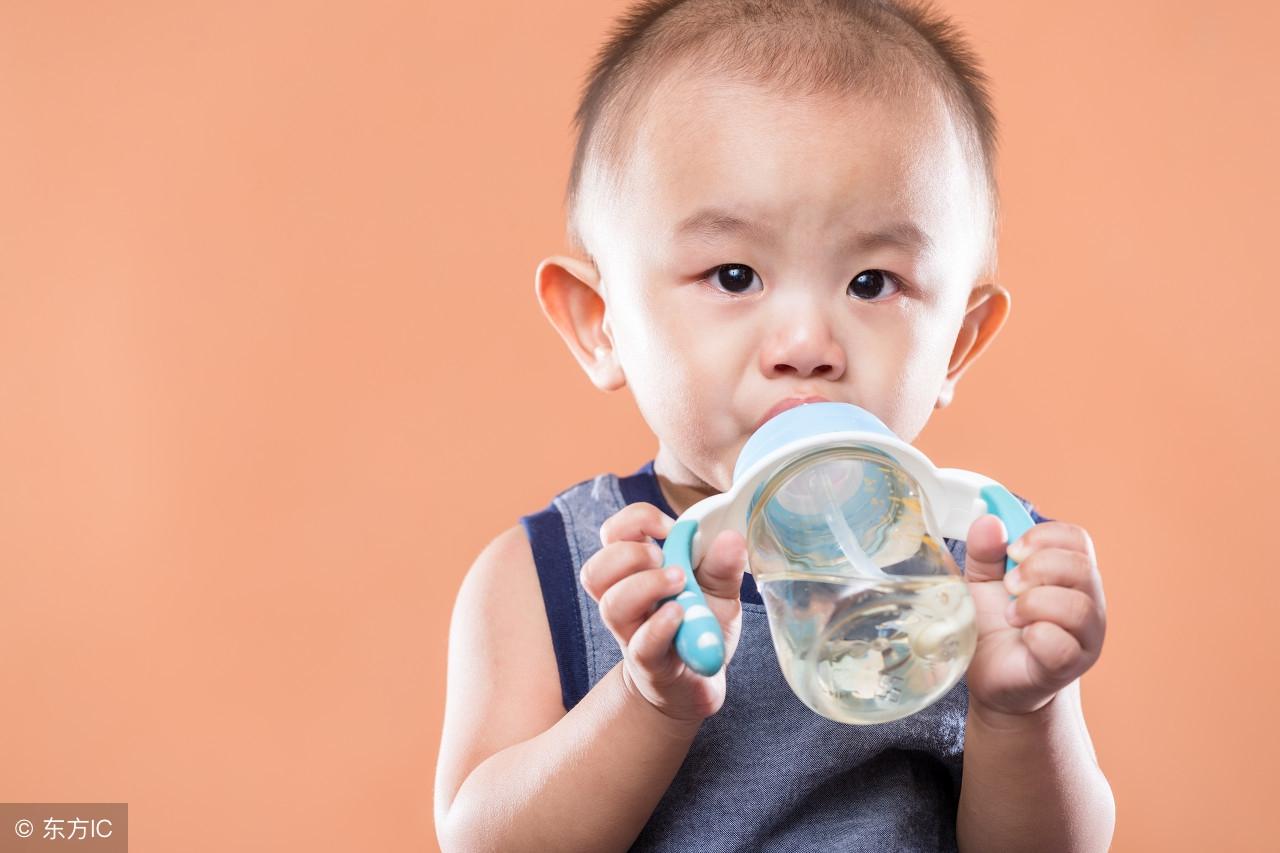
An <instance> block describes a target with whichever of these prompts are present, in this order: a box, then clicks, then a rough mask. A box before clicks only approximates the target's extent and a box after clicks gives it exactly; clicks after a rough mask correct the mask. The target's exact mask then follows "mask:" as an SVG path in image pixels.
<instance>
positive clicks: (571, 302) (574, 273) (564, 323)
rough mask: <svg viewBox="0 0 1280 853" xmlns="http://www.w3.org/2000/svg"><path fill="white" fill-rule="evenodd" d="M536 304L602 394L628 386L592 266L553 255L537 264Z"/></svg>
mask: <svg viewBox="0 0 1280 853" xmlns="http://www.w3.org/2000/svg"><path fill="white" fill-rule="evenodd" d="M533 279H534V281H533V286H534V290H535V291H536V292H537V294H538V304H540V305H541V306H542V313H543V314H545V315H547V319H548V320H550V321H551V325H552V326H554V327H555V330H556V331H557V332H559V333H560V337H561V338H563V339H564V342H565V343H566V344H567V345H568V346H569V352H571V353H573V357H574V358H576V359H577V360H578V364H580V365H582V369H583V370H585V371H586V372H587V376H588V377H590V379H591V382H592V384H593V385H595V386H596V387H597V388H599V389H600V390H601V391H616V390H618V389H619V388H621V387H623V386H624V385H626V384H627V379H626V376H624V375H623V373H622V366H621V365H620V364H619V363H618V359H617V357H616V354H615V353H614V349H613V339H612V336H611V330H610V329H609V320H608V317H607V315H606V306H605V302H604V298H603V297H602V296H601V295H600V273H599V272H598V271H597V270H596V268H595V265H594V264H590V263H587V262H586V261H581V260H578V259H577V258H573V257H569V256H567V255H553V256H552V257H549V258H544V259H543V261H542V262H541V263H540V264H538V271H537V272H536V273H534V276H533Z"/></svg>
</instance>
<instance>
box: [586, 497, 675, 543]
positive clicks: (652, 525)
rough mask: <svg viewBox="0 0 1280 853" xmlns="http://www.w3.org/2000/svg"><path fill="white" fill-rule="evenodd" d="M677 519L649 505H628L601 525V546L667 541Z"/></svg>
mask: <svg viewBox="0 0 1280 853" xmlns="http://www.w3.org/2000/svg"><path fill="white" fill-rule="evenodd" d="M673 524H675V519H673V518H672V517H671V516H669V515H667V514H666V513H665V512H663V511H662V510H660V509H658V508H657V507H656V506H654V505H653V504H649V503H633V504H627V505H626V506H624V507H623V508H622V509H620V510H618V511H617V512H615V513H614V514H613V515H611V516H609V517H608V518H607V519H605V522H604V524H602V525H600V544H602V545H612V544H613V543H614V542H648V541H650V540H651V539H666V538H667V534H668V533H670V532H671V526H672V525H673Z"/></svg>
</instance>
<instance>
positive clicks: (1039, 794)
mask: <svg viewBox="0 0 1280 853" xmlns="http://www.w3.org/2000/svg"><path fill="white" fill-rule="evenodd" d="M1114 827H1115V801H1114V799H1113V798H1112V795H1111V786H1110V785H1109V784H1108V783H1107V779H1106V777H1105V776H1104V775H1103V774H1102V769H1101V768H1100V767H1099V766H1098V761H1097V757H1096V755H1095V753H1094V750H1093V743H1092V741H1091V740H1090V738H1089V731H1088V729H1087V728H1085V722H1084V712H1083V710H1082V709H1081V705H1080V682H1079V680H1077V681H1074V682H1072V683H1071V684H1069V685H1067V686H1066V687H1064V688H1063V689H1062V690H1060V691H1059V692H1058V694H1057V695H1056V696H1055V697H1054V698H1053V699H1052V700H1050V701H1049V704H1047V705H1045V706H1044V707H1043V708H1041V709H1039V710H1038V711H1035V712H1033V713H1031V714H1026V715H1011V716H1005V715H1002V714H994V715H993V714H985V715H984V714H983V713H982V712H981V711H978V710H977V709H971V710H970V713H969V718H968V721H967V723H966V725H965V745H964V779H963V783H962V785H961V795H960V809H959V814H958V816H957V821H956V834H957V837H958V839H959V841H960V849H961V850H981V851H1017V850H1028V851H1036V853H1056V851H1105V850H1106V849H1108V846H1109V844H1110V841H1111V834H1112V831H1113V830H1114Z"/></svg>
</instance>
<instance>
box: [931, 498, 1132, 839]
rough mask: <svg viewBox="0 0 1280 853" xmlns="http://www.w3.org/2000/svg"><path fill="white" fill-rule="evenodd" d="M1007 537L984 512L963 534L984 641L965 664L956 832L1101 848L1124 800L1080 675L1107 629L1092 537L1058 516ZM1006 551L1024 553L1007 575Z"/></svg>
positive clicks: (1018, 555) (966, 835) (980, 640)
mask: <svg viewBox="0 0 1280 853" xmlns="http://www.w3.org/2000/svg"><path fill="white" fill-rule="evenodd" d="M1004 539H1005V532H1004V530H1003V528H1002V526H1001V524H1000V523H999V520H998V519H996V518H995V517H994V516H984V517H983V518H980V519H978V520H977V521H975V522H974V524H973V526H972V527H971V529H970V531H969V536H968V538H967V540H966V542H967V553H966V557H965V578H966V580H967V581H968V582H969V584H970V586H969V589H970V592H972V593H973V596H974V601H975V603H976V605H977V613H978V649H977V651H976V652H975V654H974V658H973V662H972V663H971V664H970V665H969V670H968V673H967V678H968V685H969V715H968V721H967V723H966V725H965V745H964V777H963V779H962V782H961V786H960V807H959V812H958V814H957V818H956V836H957V840H958V841H959V845H960V849H961V850H966V851H967V850H979V851H983V853H986V851H993V853H1004V851H1019V850H1028V851H1036V852H1037V853H1040V852H1041V851H1044V853H1049V851H1055V853H1056V851H1104V850H1106V849H1108V847H1109V845H1110V843H1111V836H1112V833H1113V831H1114V829H1115V800H1114V799H1113V797H1112V794H1111V786H1110V785H1109V784H1108V783H1107V779H1106V776H1104V775H1103V773H1102V769H1101V768H1100V767H1099V766H1098V759H1097V755H1096V754H1095V752H1094V749H1093V743H1092V741H1091V740H1090V739H1089V731H1088V729H1087V728H1086V727H1085V723H1084V711H1083V710H1082V708H1081V704H1080V676H1081V675H1082V674H1083V673H1084V672H1085V671H1086V670H1087V669H1089V667H1090V666H1092V665H1093V663H1094V662H1095V661H1096V660H1097V659H1098V656H1099V655H1100V654H1101V650H1102V643H1103V638H1104V636H1105V633H1106V601H1105V597H1104V595H1103V591H1102V578H1101V575H1100V574H1099V572H1098V563H1097V556H1096V555H1095V553H1094V549H1093V540H1092V539H1091V538H1090V537H1089V534H1088V532H1087V531H1086V530H1084V528H1082V527H1079V526H1077V525H1074V524H1067V523H1065V522H1060V521H1042V522H1041V523H1039V524H1037V525H1035V526H1033V527H1032V528H1031V529H1030V530H1028V531H1026V532H1025V533H1024V534H1023V535H1022V536H1021V537H1019V539H1018V540H1016V541H1015V542H1013V543H1011V544H1010V545H1009V546H1008V548H1007V549H1006V547H1005V544H1004ZM1006 552H1007V553H1006ZM1006 556H1012V557H1013V559H1014V560H1016V561H1018V565H1017V567H1016V568H1015V569H1013V570H1012V571H1010V572H1008V573H1006V572H1005V570H1004V567H1005V562H1006ZM1010 593H1013V594H1015V595H1016V596H1017V597H1016V598H1015V599H1014V600H1013V601H1010V600H1009V595H1010Z"/></svg>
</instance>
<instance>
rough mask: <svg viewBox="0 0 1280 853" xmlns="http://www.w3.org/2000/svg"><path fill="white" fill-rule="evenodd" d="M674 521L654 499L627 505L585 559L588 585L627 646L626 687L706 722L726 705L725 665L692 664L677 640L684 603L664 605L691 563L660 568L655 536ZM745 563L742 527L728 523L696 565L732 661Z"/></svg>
mask: <svg viewBox="0 0 1280 853" xmlns="http://www.w3.org/2000/svg"><path fill="white" fill-rule="evenodd" d="M674 523H675V520H674V519H673V518H671V517H670V516H668V515H667V514H666V513H664V512H662V510H660V509H658V508H657V507H656V506H654V505H653V504H647V503H634V504H629V505H628V506H625V507H623V508H622V509H621V510H619V511H618V512H617V513H615V514H614V515H612V516H611V517H610V518H609V519H608V520H607V521H605V523H604V524H603V525H602V526H601V527H600V541H601V542H602V543H604V547H603V548H601V549H600V550H599V551H597V552H596V553H595V554H594V555H592V556H591V558H590V559H589V560H587V562H586V563H585V564H584V565H583V567H582V575H581V578H582V586H583V588H584V589H586V591H587V593H588V594H589V595H590V596H591V597H592V598H593V599H595V600H596V601H597V602H598V603H599V604H600V616H601V618H602V619H603V620H604V624H605V625H606V626H607V627H608V628H609V630H610V631H611V632H612V633H613V636H614V638H615V639H617V641H618V645H619V646H620V647H621V648H622V656H623V659H624V660H623V670H622V672H623V682H624V683H625V684H626V685H627V687H628V688H629V689H631V690H633V691H634V692H635V693H636V694H638V695H639V696H640V697H643V699H644V700H645V701H647V702H649V703H650V704H652V705H653V706H654V707H655V708H657V709H658V710H659V711H661V712H662V713H664V714H666V715H667V716H669V717H672V718H673V719H679V720H688V721H700V720H702V719H704V718H706V717H709V716H710V715H712V714H714V713H715V712H716V711H718V710H720V706H721V705H722V704H724V693H725V668H724V667H722V668H721V669H720V671H719V672H717V673H716V674H715V675H713V676H711V677H705V676H701V675H698V674H697V673H696V672H694V671H693V670H691V669H689V668H688V667H686V666H685V664H684V661H682V660H681V659H680V656H679V655H678V654H677V653H676V649H675V644H674V640H675V636H676V629H677V628H679V627H680V620H681V619H682V618H683V615H684V608H683V607H682V606H681V605H680V604H679V603H678V602H675V601H668V602H667V603H666V604H663V605H662V606H661V607H657V605H658V604H659V602H661V601H662V599H664V598H670V597H671V596H673V595H676V594H677V593H679V592H680V591H681V590H682V589H684V583H685V577H684V570H683V569H681V568H679V567H678V566H675V567H670V568H668V569H662V568H660V567H661V566H662V549H661V548H659V547H658V545H657V543H656V542H654V541H653V539H654V538H658V539H665V538H666V537H667V534H668V533H670V532H671V526H672V525H673V524H674ZM651 537H652V538H651ZM746 563H747V551H746V542H745V540H744V539H743V538H742V534H741V533H737V532H735V531H729V530H726V531H724V532H723V533H721V534H720V535H719V536H717V537H716V538H715V540H714V541H713V542H712V543H711V546H710V547H709V548H708V549H707V553H706V556H705V557H704V558H703V560H702V562H701V563H700V564H699V565H698V566H697V567H696V569H695V571H696V573H697V579H698V585H699V586H700V587H702V592H703V594H704V595H705V596H706V599H707V606H708V607H709V608H710V609H711V612H712V613H714V614H715V616H716V619H717V620H719V622H720V628H721V630H722V631H723V632H724V652H725V655H724V663H725V667H728V665H729V661H730V660H732V659H733V652H734V650H735V649H736V648H737V646H738V633H739V630H740V628H741V625H742V604H741V602H740V601H739V598H738V596H739V593H740V591H741V589H742V572H743V569H744V568H745V567H746ZM668 572H669V573H670V575H668ZM655 607H657V610H656V612H655V610H654V608H655Z"/></svg>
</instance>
